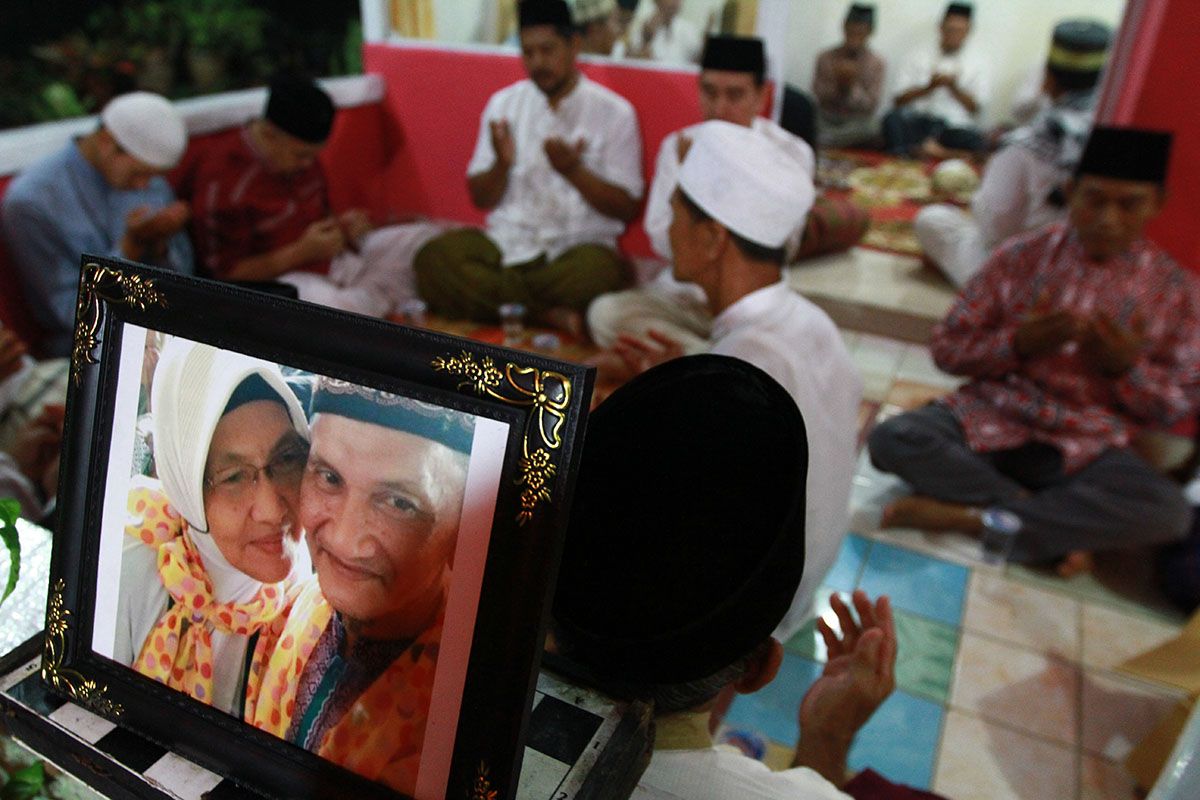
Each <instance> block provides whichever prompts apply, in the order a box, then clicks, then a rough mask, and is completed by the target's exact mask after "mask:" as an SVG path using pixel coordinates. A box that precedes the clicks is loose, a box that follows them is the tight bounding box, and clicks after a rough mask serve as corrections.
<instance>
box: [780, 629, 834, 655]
mask: <svg viewBox="0 0 1200 800" xmlns="http://www.w3.org/2000/svg"><path fill="white" fill-rule="evenodd" d="M820 638H821V634H819V633H817V621H816V620H815V619H810V620H809V621H808V622H806V623H805V624H804V627H803V628H801V629H800V631H799V633H797V634H796V635H794V636H793V637H792V638H790V639H788V640H787V641H786V642H784V645H783V646H784V648H785V649H787V650H788V651H789V652H792V653H795V654H796V655H798V656H803V657H804V658H811V659H813V660H814V661H820V660H822V659H823V658H824V656H825V648H824V647H821V648H820V652H819V653H818V652H817V640H818V639H820Z"/></svg>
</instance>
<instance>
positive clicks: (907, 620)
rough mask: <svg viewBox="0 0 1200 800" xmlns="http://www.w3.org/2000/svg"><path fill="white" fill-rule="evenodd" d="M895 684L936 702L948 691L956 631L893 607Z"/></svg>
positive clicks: (956, 646)
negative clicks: (896, 642) (895, 644)
mask: <svg viewBox="0 0 1200 800" xmlns="http://www.w3.org/2000/svg"><path fill="white" fill-rule="evenodd" d="M895 616H896V637H897V639H898V640H899V641H898V653H897V657H896V688H897V689H903V690H904V691H906V692H910V693H912V694H915V695H920V696H921V697H925V698H928V699H930V700H933V701H935V702H938V703H945V702H946V700H947V698H948V697H949V694H950V680H951V677H952V676H953V674H954V658H955V655H956V653H957V650H958V631H957V630H956V629H954V628H952V627H950V626H949V625H945V624H943V623H941V622H935V621H933V620H931V619H926V618H924V617H919V616H917V615H915V614H909V613H907V612H904V611H896V612H895Z"/></svg>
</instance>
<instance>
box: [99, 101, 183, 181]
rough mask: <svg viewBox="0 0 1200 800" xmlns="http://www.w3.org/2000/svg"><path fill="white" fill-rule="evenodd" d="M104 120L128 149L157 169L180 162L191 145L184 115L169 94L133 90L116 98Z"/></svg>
mask: <svg viewBox="0 0 1200 800" xmlns="http://www.w3.org/2000/svg"><path fill="white" fill-rule="evenodd" d="M100 122H101V123H103V125H104V127H105V129H107V130H108V132H109V133H111V134H112V136H113V138H114V139H116V140H117V144H119V145H121V149H123V150H124V151H125V152H126V153H129V155H131V156H133V157H134V158H136V159H137V160H138V161H141V162H142V163H143V164H147V165H149V166H151V167H154V168H155V169H170V168H171V167H173V166H175V165H176V164H178V163H179V159H180V158H182V157H183V151H184V148H186V147H187V129H186V128H185V127H184V125H183V117H181V116H179V112H178V111H176V110H175V106H173V105H171V103H170V101H168V100H167V99H166V98H165V97H161V96H160V95H157V94H151V93H150V92H130V93H129V94H123V95H120V96H119V97H115V98H113V99H112V100H111V101H109V104H108V105H106V106H105V107H104V110H103V111H101V112H100Z"/></svg>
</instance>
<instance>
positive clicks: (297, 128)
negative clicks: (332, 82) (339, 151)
mask: <svg viewBox="0 0 1200 800" xmlns="http://www.w3.org/2000/svg"><path fill="white" fill-rule="evenodd" d="M333 114H334V110H333V101H332V100H330V99H329V95H327V94H326V93H325V90H324V89H322V88H321V87H320V86H317V85H316V84H315V83H313V82H312V81H310V80H306V79H304V78H296V77H283V78H276V79H275V80H274V81H272V82H271V89H270V94H269V95H268V96H267V108H266V111H265V112H264V113H263V116H265V117H266V118H267V120H269V121H270V122H271V123H273V124H274V125H275V127H277V128H279V129H280V130H281V131H283V132H284V133H287V134H289V135H291V136H295V137H296V138H297V139H300V140H301V141H305V142H308V143H309V144H321V143H322V142H324V141H325V140H326V139H328V138H329V132H330V131H331V130H333Z"/></svg>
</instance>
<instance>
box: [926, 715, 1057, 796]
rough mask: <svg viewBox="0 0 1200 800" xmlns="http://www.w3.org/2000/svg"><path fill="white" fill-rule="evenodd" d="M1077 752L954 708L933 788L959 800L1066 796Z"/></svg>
mask: <svg viewBox="0 0 1200 800" xmlns="http://www.w3.org/2000/svg"><path fill="white" fill-rule="evenodd" d="M1077 786H1078V779H1077V775H1076V768H1075V753H1074V752H1073V751H1072V749H1071V748H1070V747H1065V746H1063V745H1058V744H1051V743H1050V742H1047V741H1044V740H1042V739H1037V738H1034V737H1032V736H1028V735H1026V734H1023V733H1019V732H1017V731H1014V730H1012V729H1010V728H1006V727H1003V726H1001V725H995V724H992V723H989V722H986V721H985V720H982V719H979V718H978V717H974V716H970V715H967V714H964V713H962V712H961V711H955V710H953V709H951V710H950V711H949V712H947V714H946V730H945V733H944V734H943V735H942V751H941V753H940V755H939V757H938V765H937V775H936V776H935V778H934V781H933V790H934V791H935V792H937V793H939V794H942V795H945V796H946V797H953V798H956V800H1068V799H1069V798H1073V797H1075V794H1076V788H1077Z"/></svg>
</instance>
